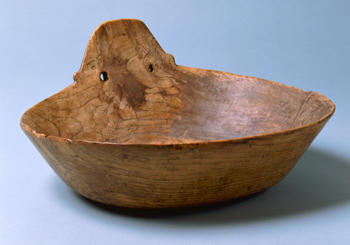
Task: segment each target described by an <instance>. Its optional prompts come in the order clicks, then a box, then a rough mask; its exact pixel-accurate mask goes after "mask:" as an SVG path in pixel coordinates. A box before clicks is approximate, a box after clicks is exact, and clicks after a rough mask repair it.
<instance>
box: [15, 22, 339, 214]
mask: <svg viewBox="0 0 350 245" xmlns="http://www.w3.org/2000/svg"><path fill="white" fill-rule="evenodd" d="M334 110H335V106H334V104H333V103H332V102H331V101H330V100H329V99H327V98H326V97H325V96H323V95H321V94H318V93H316V92H304V91H302V90H300V89H297V88H293V87H289V86H285V85H283V84H279V83H275V82H271V81H267V80H263V79H260V78H254V77H247V76H239V75H235V74H231V73H227V72H219V71H213V70H203V69H196V68H190V67H185V66H179V65H176V64H175V61H174V58H173V56H172V55H170V54H167V53H165V52H164V51H163V50H162V48H161V47H160V46H159V44H158V43H157V41H156V39H155V38H154V37H153V35H152V34H151V32H150V31H149V30H148V29H147V27H146V26H145V24H144V23H143V22H141V21H139V20H132V19H123V20H115V21H108V22H105V23H103V24H102V25H100V26H99V27H98V28H97V29H96V30H95V32H94V33H93V35H92V36H91V38H90V40H89V43H88V45H87V48H86V52H85V55H84V58H83V62H82V65H81V68H80V70H79V71H78V72H77V73H75V74H74V83H73V84H72V85H71V86H69V87H67V88H66V89H64V90H62V91H61V92H59V93H57V94H55V95H53V96H51V97H49V98H48V99H45V100H44V101H42V102H40V103H38V104H36V105H35V106H34V107H32V108H30V109H29V110H27V111H26V112H25V114H24V115H23V116H22V118H21V127H22V129H23V130H24V132H25V133H26V135H27V136H28V137H29V139H30V140H31V141H32V142H33V144H34V145H35V146H36V147H37V149H38V150H39V151H40V153H41V154H42V155H43V157H44V158H45V159H46V160H47V162H48V163H49V164H50V166H51V167H52V168H53V169H54V171H55V172H56V173H57V174H58V175H59V177H60V178H61V179H62V180H63V181H64V182H65V183H66V184H67V185H68V186H70V187H71V188H72V189H73V190H75V191H76V192H78V193H79V194H81V195H83V196H85V197H87V198H90V199H92V200H95V201H98V202H102V203H106V204H112V205H117V206H124V207H136V208H165V207H181V206H190V205H199V204H206V203H213V202H218V201H224V200H228V199H232V198H236V197H241V196H245V195H250V194H253V193H256V192H259V191H262V190H264V189H266V188H268V187H270V186H272V185H274V184H276V183H277V182H279V181H280V180H282V179H283V178H284V177H285V176H286V175H287V174H288V173H289V171H290V170H291V169H292V168H293V167H294V165H295V164H296V162H297V161H298V159H299V158H300V157H301V156H302V154H303V153H304V152H305V151H306V149H307V148H308V147H309V145H310V144H311V142H312V141H313V140H314V138H315V137H316V136H317V134H318V133H319V132H320V131H321V129H322V128H323V126H324V125H325V124H326V122H327V121H328V120H329V119H330V117H331V116H332V114H333V113H334Z"/></svg>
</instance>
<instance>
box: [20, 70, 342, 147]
mask: <svg viewBox="0 0 350 245" xmlns="http://www.w3.org/2000/svg"><path fill="white" fill-rule="evenodd" d="M179 67H181V68H184V67H185V66H180V65H179ZM191 68H192V67H191ZM196 69H198V68H196ZM200 70H208V69H200ZM208 71H213V72H220V73H226V74H230V75H234V76H239V77H241V78H248V79H259V80H260V81H263V82H268V83H274V84H278V85H280V86H284V87H287V88H290V89H296V90H299V91H300V92H304V93H307V92H310V93H314V94H316V95H318V96H320V97H321V98H322V99H323V100H324V101H325V102H326V103H327V104H328V105H330V107H331V110H330V112H329V113H328V114H327V115H325V116H323V117H322V118H321V119H319V120H316V121H314V122H312V123H309V124H306V125H303V126H299V127H293V128H289V129H284V130H281V131H277V132H272V133H266V134H257V135H251V136H244V137H239V138H232V139H223V140H207V141H194V142H183V143H182V142H177V143H170V142H165V143H152V142H150V143H145V142H144V143H125V142H124V143H123V142H119V143H116V142H108V141H94V140H84V139H69V138H66V137H61V136H55V135H48V134H45V133H37V132H36V131H35V130H34V129H32V128H31V127H29V126H28V125H27V124H25V123H23V119H24V117H25V116H26V114H27V112H28V111H30V110H35V108H36V107H37V106H38V105H39V104H41V103H44V102H45V100H47V99H49V98H52V97H54V96H57V95H58V94H59V93H61V92H63V91H65V90H68V89H69V88H70V87H72V86H74V85H75V82H74V83H73V84H71V85H69V86H68V87H66V88H64V89H63V90H61V91H59V92H57V93H55V94H53V95H51V96H49V97H48V98H46V99H44V100H42V101H40V102H38V103H36V104H35V105H34V106H32V107H31V108H29V109H28V110H26V111H25V112H24V114H23V115H22V117H21V119H20V126H21V128H22V130H24V131H25V132H28V133H30V134H32V135H34V136H35V137H36V138H45V139H53V140H57V141H62V142H70V143H73V142H76V143H81V144H99V145H115V146H158V147H160V146H199V145H207V144H222V143H241V142H244V141H247V140H254V139H259V138H263V137H269V136H272V135H281V134H291V133H293V132H297V131H300V130H302V129H304V128H309V127H313V126H316V125H319V124H321V123H323V122H324V121H327V120H329V119H330V118H331V117H332V116H333V114H334V112H335V109H336V106H335V104H334V103H333V102H332V101H331V100H330V99H329V98H327V97H326V96H325V95H323V94H320V93H318V92H314V91H304V90H302V89H300V88H297V87H293V86H289V85H285V84H282V83H278V82H274V81H270V80H267V79H263V78H258V77H252V76H245V75H238V74H233V73H230V72H222V71H216V70H208Z"/></svg>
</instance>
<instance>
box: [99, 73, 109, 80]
mask: <svg viewBox="0 0 350 245" xmlns="http://www.w3.org/2000/svg"><path fill="white" fill-rule="evenodd" d="M100 79H101V81H102V82H106V81H107V80H108V74H107V72H105V71H103V72H101V74H100Z"/></svg>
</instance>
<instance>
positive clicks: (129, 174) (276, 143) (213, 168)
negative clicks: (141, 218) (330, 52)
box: [22, 119, 328, 208]
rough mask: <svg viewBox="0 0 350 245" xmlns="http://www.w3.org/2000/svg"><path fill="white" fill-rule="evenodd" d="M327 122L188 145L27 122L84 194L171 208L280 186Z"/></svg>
mask: <svg viewBox="0 0 350 245" xmlns="http://www.w3.org/2000/svg"><path fill="white" fill-rule="evenodd" d="M327 120H328V119H327ZM327 120H322V121H320V122H317V123H315V124H313V125H310V126H308V127H303V128H299V129H296V130H289V131H285V132H280V133H275V134H268V135H261V136H256V137H248V138H241V139H236V140H231V141H221V142H206V143H199V144H183V145H181V144H180V145H120V144H106V143H98V142H86V141H71V140H67V139H63V138H57V137H50V136H49V137H44V136H42V135H36V134H35V133H33V132H32V131H30V130H29V129H28V128H25V127H23V126H22V127H23V129H24V131H25V133H26V135H27V136H28V137H29V138H30V140H31V141H32V142H33V144H34V145H35V146H36V147H37V149H38V150H39V152H40V153H41V154H42V155H43V157H44V158H45V159H46V161H47V162H48V163H49V165H50V166H51V167H52V169H53V170H54V171H55V172H56V173H57V174H58V176H59V177H60V178H61V179H62V180H63V181H64V182H65V183H66V184H67V185H68V186H70V187H71V188H72V189H73V190H74V191H76V192H77V193H79V194H81V195H82V196H85V197H87V198H89V199H92V200H95V201H98V202H101V203H106V204H112V205H116V206H122V207H134V208H168V207H183V206H192V205H200V204H208V203H214V202H219V201H224V200H229V199H233V198H237V197H242V196H246V195H250V194H253V193H257V192H260V191H262V190H264V189H266V188H268V187H270V186H272V185H274V184H276V183H278V182H279V181H281V180H282V179H283V178H284V177H285V176H286V175H287V174H288V173H289V172H290V171H291V169H292V168H293V167H294V165H295V164H296V163H297V161H298V160H299V158H300V157H301V156H302V154H303V153H304V152H305V151H306V150H307V148H308V147H309V145H310V144H311V142H312V141H313V140H314V138H315V137H316V136H317V134H318V133H319V132H320V131H321V129H322V128H323V126H324V125H325V124H326V122H327Z"/></svg>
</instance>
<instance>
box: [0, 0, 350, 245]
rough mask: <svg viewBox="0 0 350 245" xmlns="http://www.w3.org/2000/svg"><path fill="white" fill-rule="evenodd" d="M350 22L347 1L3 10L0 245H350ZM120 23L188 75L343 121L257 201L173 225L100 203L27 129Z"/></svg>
mask: <svg viewBox="0 0 350 245" xmlns="http://www.w3.org/2000/svg"><path fill="white" fill-rule="evenodd" d="M349 12H350V1H346V0H344V1H340V0H333V1H331V0H328V1H324V0H318V1H316V0H314V1H313V0H290V1H281V0H264V1H259V0H236V1H183V0H182V1H179V0H177V1H152V0H149V1H131V0H129V1H96V0H95V1H48V0H47V1H32V0H22V1H16V0H14V1H5V0H0V74H1V76H0V139H1V140H0V195H1V201H0V244H4V245H7V244H11V245H12V244H36V245H37V244H50V245H54V244H75V245H77V244H309V245H310V244H318V245H320V244H349V241H350V143H349V138H350V133H349V131H350V130H349V121H350V113H349V112H350V109H349V107H350V85H349V84H350V81H349V79H350V14H349ZM120 18H137V19H140V20H142V21H144V22H145V23H146V25H147V26H148V27H149V29H150V30H151V32H152V33H153V34H154V36H155V37H156V39H157V40H158V42H159V43H160V45H161V46H162V47H163V49H164V50H165V51H166V52H168V53H171V54H173V55H174V57H175V60H176V63H177V64H180V65H186V66H192V67H199V68H208V69H215V70H221V71H228V72H232V73H236V74H242V75H250V76H256V77H261V78H265V79H269V80H273V81H276V82H280V83H284V84H286V85H291V86H295V87H298V88H301V89H303V90H312V91H316V92H319V93H321V94H324V95H326V96H327V97H329V98H330V99H331V100H332V101H333V102H334V103H335V105H336V106H337V109H336V112H335V115H334V116H333V118H332V119H331V120H330V121H329V123H328V124H327V125H326V127H325V128H324V130H323V131H322V132H321V134H320V135H319V136H318V137H317V138H316V140H315V141H314V143H313V144H312V146H311V147H310V148H309V150H308V151H307V152H306V153H305V155H304V156H303V158H302V159H301V160H300V161H299V163H298V164H297V166H296V167H295V168H294V169H293V171H292V172H291V173H290V175H288V176H287V178H286V179H284V180H283V181H282V182H280V183H279V184H278V185H276V186H274V187H272V188H270V189H269V190H267V191H265V192H263V193H261V194H259V195H256V196H254V197H251V198H248V199H245V200H240V201H237V202H233V203H230V204H228V205H225V206H221V207H216V208H212V209H206V210H193V212H189V213H177V214H173V213H169V214H167V215H141V214H139V213H137V212H131V213H130V212H128V213H127V212H124V211H123V210H119V209H113V208H106V207H101V206H98V205H96V204H94V203H92V202H89V201H87V200H85V199H83V198H81V197H79V196H78V195H76V194H75V193H74V192H73V191H71V190H70V189H69V188H68V187H67V186H66V185H65V184H64V183H63V182H62V181H61V180H60V179H59V178H58V177H57V176H56V174H55V173H54V172H53V171H52V170H51V169H50V167H49V166H48V164H47V163H46V162H45V161H44V159H43V158H42V157H41V156H40V155H39V153H38V152H37V150H36V149H35V148H34V146H33V145H32V144H31V143H30V142H29V140H28V139H27V138H26V137H25V135H24V133H23V132H22V131H21V129H20V127H19V120H20V117H21V115H22V114H23V113H24V111H25V110H26V109H28V108H30V107H31V106H33V105H34V104H35V103H37V102H39V101H41V100H43V99H45V98H47V97H48V96H50V95H52V94H54V93H56V92H58V91H60V90H61V89H63V88H65V87H67V86H68V85H70V84H71V83H72V82H73V78H72V76H73V73H74V72H76V71H77V70H78V69H79V67H80V63H81V60H82V57H83V54H84V50H85V47H86V44H87V42H88V39H89V37H90V35H91V34H92V32H93V31H94V29H95V28H96V27H97V26H98V25H99V24H100V23H102V22H104V21H107V20H111V19H120ZM196 211H197V212H196Z"/></svg>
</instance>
